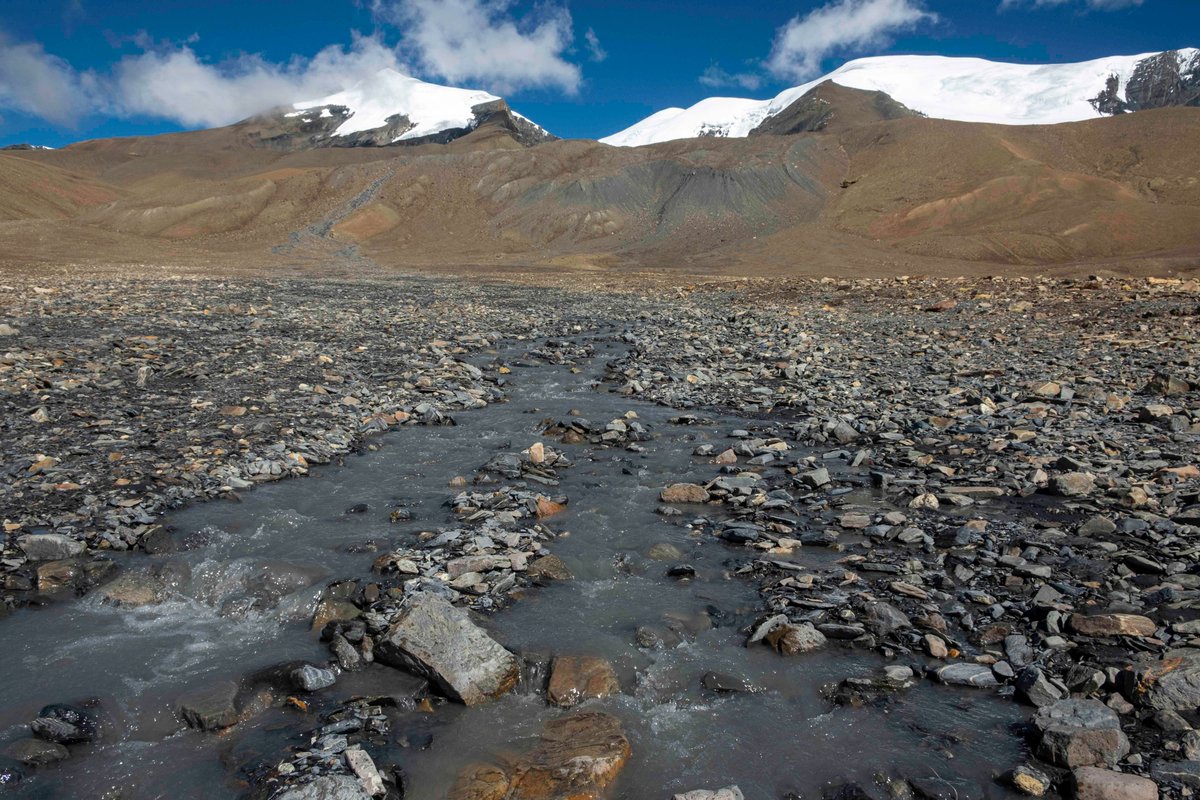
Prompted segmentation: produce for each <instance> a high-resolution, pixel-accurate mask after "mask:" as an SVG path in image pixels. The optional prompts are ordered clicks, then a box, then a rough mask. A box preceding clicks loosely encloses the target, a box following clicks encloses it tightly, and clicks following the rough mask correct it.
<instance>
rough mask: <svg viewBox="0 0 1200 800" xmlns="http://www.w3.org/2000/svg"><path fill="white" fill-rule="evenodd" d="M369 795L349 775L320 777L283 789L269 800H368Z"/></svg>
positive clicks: (356, 780) (355, 779)
mask: <svg viewBox="0 0 1200 800" xmlns="http://www.w3.org/2000/svg"><path fill="white" fill-rule="evenodd" d="M370 798H371V795H369V794H368V793H367V791H366V790H365V789H364V788H363V786H362V784H361V783H359V782H358V779H357V778H354V777H353V776H350V775H322V776H321V777H319V778H317V779H316V780H315V781H310V782H309V783H305V784H301V785H299V786H293V787H291V788H289V789H284V790H283V791H282V792H280V793H279V794H276V795H273V796H272V799H271V800H370Z"/></svg>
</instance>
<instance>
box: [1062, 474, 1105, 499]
mask: <svg viewBox="0 0 1200 800" xmlns="http://www.w3.org/2000/svg"><path fill="white" fill-rule="evenodd" d="M1095 488H1096V479H1095V478H1094V477H1092V476H1091V475H1090V474H1088V473H1086V472H1066V473H1064V474H1062V475H1056V476H1054V492H1055V494H1060V495H1062V496H1063V497H1081V496H1083V495H1088V494H1091V493H1092V490H1093V489H1095Z"/></svg>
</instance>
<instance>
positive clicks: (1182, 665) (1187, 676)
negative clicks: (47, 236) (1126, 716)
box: [1117, 648, 1200, 711]
mask: <svg viewBox="0 0 1200 800" xmlns="http://www.w3.org/2000/svg"><path fill="white" fill-rule="evenodd" d="M1117 683H1118V686H1119V687H1120V689H1121V693H1122V694H1124V695H1125V698H1126V699H1127V700H1129V701H1130V702H1133V703H1138V704H1141V705H1146V706H1149V707H1151V708H1156V709H1159V710H1160V711H1194V710H1195V709H1196V708H1197V707H1198V706H1200V650H1196V649H1193V648H1184V649H1180V650H1172V651H1170V652H1168V653H1165V654H1164V655H1163V657H1162V658H1161V659H1160V660H1157V661H1150V662H1146V663H1142V664H1138V665H1137V666H1135V667H1134V668H1133V669H1127V670H1124V671H1123V672H1121V673H1120V675H1119V676H1118V679H1117Z"/></svg>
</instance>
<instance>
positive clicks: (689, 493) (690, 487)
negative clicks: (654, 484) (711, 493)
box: [659, 483, 708, 503]
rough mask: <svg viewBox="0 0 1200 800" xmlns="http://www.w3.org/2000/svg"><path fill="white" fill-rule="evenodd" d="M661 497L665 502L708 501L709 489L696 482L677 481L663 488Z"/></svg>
mask: <svg viewBox="0 0 1200 800" xmlns="http://www.w3.org/2000/svg"><path fill="white" fill-rule="evenodd" d="M659 498H660V499H662V501H663V502H664V503H707V502H708V490H707V489H705V488H704V487H703V486H698V485H697V484H694V483H676V484H672V485H671V486H668V487H667V488H665V489H663V490H662V492H661V493H660V494H659Z"/></svg>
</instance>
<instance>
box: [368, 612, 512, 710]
mask: <svg viewBox="0 0 1200 800" xmlns="http://www.w3.org/2000/svg"><path fill="white" fill-rule="evenodd" d="M375 660H376V661H379V662H380V663H383V664H388V665H390V666H393V667H399V668H400V669H407V670H411V671H413V672H416V673H418V674H420V675H424V676H425V677H427V678H429V679H430V680H432V681H433V682H434V683H435V684H437V686H438V687H439V688H440V689H441V690H442V691H443V692H444V693H445V694H446V695H447V696H448V697H450V698H451V699H454V700H458V701H459V702H461V703H464V704H465V705H469V706H470V705H476V704H478V703H483V702H486V701H488V700H493V699H495V698H497V697H499V696H501V695H502V694H505V693H506V692H508V691H509V690H511V689H512V688H513V687H514V686H516V683H517V678H518V676H519V673H520V667H519V664H518V662H517V658H516V656H514V655H513V654H512V653H510V652H509V651H508V650H505V649H504V648H503V647H502V646H500V644H499V643H497V642H496V640H494V639H493V638H492V637H490V636H488V634H487V633H486V632H485V631H484V630H483V629H482V628H480V627H479V626H478V625H476V624H475V623H474V622H472V621H471V619H470V617H469V616H468V615H467V612H465V611H463V610H462V609H460V608H456V607H454V606H453V605H451V604H450V603H449V602H448V601H447V600H445V599H443V598H441V597H438V596H435V595H431V594H427V593H420V594H417V595H414V596H413V597H412V599H411V600H409V602H408V605H407V606H406V607H405V608H404V610H403V611H401V612H400V615H399V616H398V617H397V618H396V620H395V621H394V622H393V623H392V625H391V627H390V628H389V629H388V631H387V633H386V634H384V636H383V638H381V639H380V640H379V641H378V642H377V643H376V645H375Z"/></svg>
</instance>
